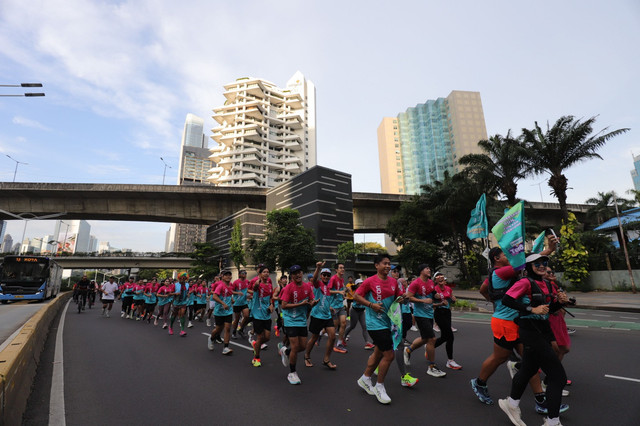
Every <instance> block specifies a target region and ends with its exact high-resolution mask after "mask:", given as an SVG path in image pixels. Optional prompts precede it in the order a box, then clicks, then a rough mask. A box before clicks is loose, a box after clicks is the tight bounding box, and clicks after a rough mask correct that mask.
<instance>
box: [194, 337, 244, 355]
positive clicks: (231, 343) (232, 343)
mask: <svg viewBox="0 0 640 426" xmlns="http://www.w3.org/2000/svg"><path fill="white" fill-rule="evenodd" d="M200 334H203V335H205V336H211V333H200ZM229 344H230V345H236V346H239V347H241V348H244V349H246V350H248V351H251V352H253V348H252V347H251V346H247V345H241V344H240V343H236V342H232V341H229Z"/></svg>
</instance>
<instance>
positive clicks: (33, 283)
mask: <svg viewBox="0 0 640 426" xmlns="http://www.w3.org/2000/svg"><path fill="white" fill-rule="evenodd" d="M61 282H62V268H61V267H60V265H58V264H57V263H56V262H55V261H54V260H53V259H50V258H48V257H46V256H5V258H4V262H3V264H2V270H1V271H0V301H1V302H2V303H7V302H8V301H9V300H46V299H49V298H53V297H56V295H57V294H58V292H59V291H60V284H61Z"/></svg>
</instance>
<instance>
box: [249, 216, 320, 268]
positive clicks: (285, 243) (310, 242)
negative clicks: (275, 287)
mask: <svg viewBox="0 0 640 426" xmlns="http://www.w3.org/2000/svg"><path fill="white" fill-rule="evenodd" d="M250 246H251V248H252V250H251V257H252V258H253V260H254V262H261V263H264V264H265V265H267V266H268V267H269V269H271V270H275V269H276V268H278V269H279V270H281V271H282V272H285V270H286V269H287V268H289V267H291V266H292V265H300V266H302V267H303V268H304V267H307V266H309V265H313V264H315V262H316V258H315V247H316V241H315V238H314V236H313V233H312V232H311V230H309V229H306V228H304V227H303V226H302V224H301V223H300V213H299V212H298V211H297V210H293V209H280V210H272V211H270V212H268V213H267V223H266V226H265V231H264V238H263V239H262V240H260V241H255V242H253V243H251V244H250Z"/></svg>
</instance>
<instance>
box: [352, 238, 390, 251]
mask: <svg viewBox="0 0 640 426" xmlns="http://www.w3.org/2000/svg"><path fill="white" fill-rule="evenodd" d="M355 248H356V251H357V252H358V253H376V254H382V253H386V252H387V249H386V248H385V247H383V246H382V245H380V244H379V243H374V242H372V241H370V242H364V243H356V244H355Z"/></svg>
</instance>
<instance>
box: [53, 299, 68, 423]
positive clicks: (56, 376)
mask: <svg viewBox="0 0 640 426" xmlns="http://www.w3.org/2000/svg"><path fill="white" fill-rule="evenodd" d="M70 303H71V300H69V301H68V302H67V305H66V306H65V307H64V310H63V311H62V316H61V317H60V324H58V332H57V333H56V348H55V354H54V356H53V374H52V378H51V395H50V396H49V425H51V426H65V425H66V420H65V410H64V365H63V359H62V353H63V347H62V337H63V332H64V318H65V316H66V315H67V309H68V308H69V304H70Z"/></svg>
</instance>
